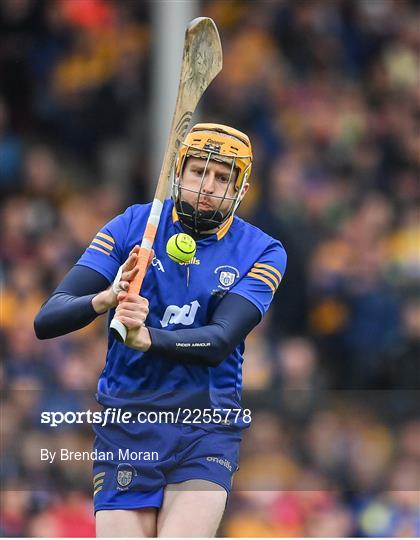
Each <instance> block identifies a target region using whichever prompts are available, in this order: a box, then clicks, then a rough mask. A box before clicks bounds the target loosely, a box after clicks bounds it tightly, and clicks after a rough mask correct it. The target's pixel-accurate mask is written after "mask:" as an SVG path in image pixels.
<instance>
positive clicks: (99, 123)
mask: <svg viewBox="0 0 420 540" xmlns="http://www.w3.org/2000/svg"><path fill="white" fill-rule="evenodd" d="M151 4H152V3H151V2H147V1H140V0H139V1H130V2H124V3H123V2H121V3H119V2H113V1H111V0H110V1H104V0H81V1H80V0H76V1H54V0H50V1H47V0H46V1H36V0H3V1H2V2H1V3H0V36H1V38H0V192H1V196H2V199H1V205H0V213H1V228H0V237H1V248H0V250H1V257H2V262H3V264H2V270H1V279H2V299H1V301H2V328H1V334H0V335H1V351H2V363H1V366H0V380H1V390H2V398H1V407H2V413H1V437H2V467H1V483H2V493H1V499H2V503H1V522H0V524H1V533H2V534H3V535H5V536H90V535H93V531H94V526H93V518H92V514H91V476H90V464H89V463H87V464H84V463H72V464H71V463H70V464H64V463H63V464H60V463H59V464H57V465H56V466H55V467H51V466H48V465H43V464H41V463H40V462H39V456H38V455H35V454H34V451H33V449H34V448H35V447H36V446H37V444H39V443H40V441H42V444H43V445H45V446H46V445H47V444H45V443H46V442H47V441H48V440H49V438H50V437H52V435H51V430H48V429H44V430H42V429H41V426H40V424H39V410H40V408H41V407H43V406H44V407H45V405H46V403H49V404H50V405H51V404H54V409H58V408H62V409H63V410H64V409H66V407H68V406H69V404H72V405H73V406H75V405H77V404H78V403H79V402H78V401H77V400H78V399H79V400H80V402H82V401H83V399H84V396H85V394H86V395H90V396H91V395H93V393H94V388H95V382H96V379H97V376H98V373H99V372H100V370H101V366H102V364H103V358H104V352H105V346H106V339H105V337H104V335H105V326H104V319H103V318H101V319H99V320H97V321H96V323H95V324H93V325H91V326H90V327H89V328H87V329H85V330H83V331H80V332H77V333H76V334H72V335H69V336H65V337H62V338H60V339H56V340H52V341H47V342H39V341H37V340H36V338H35V336H34V333H33V330H32V321H33V317H34V314H35V313H36V311H37V310H38V308H39V306H40V304H41V303H42V302H43V301H44V299H45V298H46V296H47V295H48V294H49V293H50V292H51V290H52V289H53V288H54V287H55V285H56V284H57V283H58V282H59V280H60V279H61V277H62V276H63V275H64V273H65V272H66V271H67V270H68V269H69V268H70V267H71V266H72V264H73V263H74V261H75V260H77V258H78V257H79V255H80V253H81V252H82V251H83V250H84V248H85V247H86V246H87V245H88V244H89V242H90V240H91V238H92V237H93V235H94V234H95V232H96V231H97V230H98V229H99V228H100V227H101V225H102V224H103V223H105V222H106V221H107V220H108V219H110V218H111V217H113V216H114V215H116V214H117V213H119V211H120V210H121V209H122V208H124V207H126V206H127V205H129V204H132V203H133V202H148V201H149V200H150V186H151V185H154V182H155V178H154V177H153V174H152V173H151V169H152V167H151V163H150V159H149V156H150V153H151V148H150V144H151V142H150V141H151V137H150V134H151V133H152V132H153V129H154V127H153V124H152V122H151V121H150V115H149V105H150V99H151V94H152V90H151V84H150V71H151V57H150V51H151V49H152V47H153V43H154V41H155V40H158V39H159V36H155V35H153V33H152V31H151V19H150V11H151V9H152V7H151ZM197 6H198V8H197ZM419 9H420V5H419V2H418V1H414V0H309V1H305V0H300V1H292V0H290V1H289V0H273V1H259V2H256V1H244V0H236V1H235V0H226V1H215V0H206V1H203V2H201V3H196V4H195V10H196V13H197V12H198V13H197V14H200V15H206V16H211V17H213V18H214V19H215V21H216V23H217V25H218V27H219V29H220V33H221V37H222V43H223V47H224V55H225V62H224V70H223V72H222V74H221V75H220V76H219V77H218V78H217V80H216V81H215V83H214V84H213V85H212V87H211V89H210V90H209V91H208V92H207V93H206V96H205V98H204V100H203V102H202V107H201V116H200V118H201V119H203V120H211V121H219V122H222V123H226V124H231V125H233V126H235V127H238V128H239V129H242V130H243V131H245V132H247V133H248V134H249V135H250V137H251V139H252V141H253V144H254V148H255V167H254V174H253V178H252V189H251V192H250V193H249V195H248V197H247V200H246V202H245V204H244V205H243V206H242V207H241V211H240V214H241V215H242V216H243V217H245V218H246V219H248V220H250V221H251V222H252V223H254V224H256V225H257V226H260V227H262V228H263V229H264V230H265V231H267V232H268V233H269V234H271V235H273V236H275V237H276V238H279V239H281V241H282V242H283V243H284V245H285V247H286V249H287V252H288V256H289V263H288V268H287V273H286V277H285V279H284V281H283V283H282V285H281V287H280V289H279V292H278V294H277V295H276V297H275V300H274V304H273V306H272V308H271V310H270V312H269V314H268V316H267V318H266V320H265V321H264V322H263V324H261V325H260V326H259V327H258V328H257V329H256V330H255V331H254V332H253V333H252V335H251V336H250V337H249V338H248V341H247V344H248V345H247V349H246V361H245V364H244V387H245V390H246V392H245V404H247V405H249V406H250V407H251V408H252V411H253V417H254V422H253V427H252V429H251V430H249V431H248V432H247V434H246V437H245V441H244V443H243V448H242V454H241V455H242V457H241V469H240V471H239V472H238V473H237V475H236V479H235V485H236V491H235V493H234V494H233V495H232V497H231V501H230V505H229V507H228V511H227V513H226V516H225V518H224V521H223V525H222V529H221V534H222V535H227V536H336V537H340V536H349V535H350V536H352V535H360V536H378V535H385V536H416V535H417V536H418V535H419V534H420V517H419V502H420V495H419V483H420V414H419V410H418V407H419V389H420V380H419V379H420V369H419V364H418V361H419V357H420V355H419V318H420V307H419V306H420V304H419V292H420V288H419V285H420V281H419V267H418V263H419V221H418V202H419V183H418V176H417V171H418V166H419V164H420V163H419V162H420V152H419V138H418V134H419V121H420V117H419V108H418V107H419V97H420V91H419V56H418V55H419V44H420V37H419V28H420V18H419ZM74 391H77V392H76V393H75V392H74ZM81 391H84V392H81ZM75 396H76V397H75ZM50 443H51V444H53V442H52V440H51V441H50ZM59 443H60V444H61V446H62V447H66V446H67V447H75V448H79V449H87V448H89V447H90V444H91V433H90V429H89V428H86V429H85V428H83V429H77V430H76V429H72V428H71V427H69V428H68V429H62V430H60V436H59ZM54 444H57V443H54Z"/></svg>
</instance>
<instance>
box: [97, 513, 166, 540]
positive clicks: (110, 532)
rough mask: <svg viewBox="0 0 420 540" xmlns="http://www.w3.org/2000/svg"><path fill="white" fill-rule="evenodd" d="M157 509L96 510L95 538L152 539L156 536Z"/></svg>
mask: <svg viewBox="0 0 420 540" xmlns="http://www.w3.org/2000/svg"><path fill="white" fill-rule="evenodd" d="M156 522H157V509H156V508H138V509H133V510H98V511H97V512H96V536H97V538H105V537H108V538H124V537H127V538H134V537H137V538H153V537H156V534H157V527H156Z"/></svg>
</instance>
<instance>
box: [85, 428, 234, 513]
mask: <svg viewBox="0 0 420 540" xmlns="http://www.w3.org/2000/svg"><path fill="white" fill-rule="evenodd" d="M95 432H96V438H95V442H94V452H95V454H96V455H95V456H94V457H96V459H95V460H94V463H93V492H94V508H95V512H97V511H98V510H115V509H126V510H127V509H131V508H133V509H134V508H145V507H150V506H152V507H156V508H160V506H161V505H162V501H163V492H164V488H165V486H166V485H168V484H176V483H179V482H184V481H185V480H194V479H197V480H209V481H210V482H213V483H215V484H218V485H219V486H222V487H223V488H224V489H225V490H226V491H227V493H228V494H229V492H230V489H231V485H232V478H233V474H234V473H235V472H236V471H237V470H238V460H239V446H240V442H241V439H242V436H241V431H240V430H228V429H226V430H224V429H217V430H214V431H211V430H210V429H209V428H208V427H207V426H206V429H202V428H201V427H198V426H195V425H189V424H150V423H149V424H132V425H124V424H117V425H116V424H112V425H107V426H105V427H102V426H97V425H95ZM203 489H206V488H205V487H203ZM207 489H208V487H207Z"/></svg>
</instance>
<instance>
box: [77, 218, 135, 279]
mask: <svg viewBox="0 0 420 540" xmlns="http://www.w3.org/2000/svg"><path fill="white" fill-rule="evenodd" d="M131 220H132V210H131V208H128V209H127V210H126V211H125V212H124V213H123V214H120V215H119V216H117V217H115V218H114V219H112V220H111V221H109V222H108V223H107V224H106V225H105V226H104V227H102V229H101V230H100V231H98V232H97V233H96V235H95V236H94V238H93V239H92V241H91V243H90V245H89V246H88V247H87V248H86V251H85V252H84V253H83V255H82V256H81V257H80V259H79V260H78V261H77V263H76V264H78V265H81V266H87V267H88V268H92V269H93V270H96V271H97V272H99V273H100V274H102V275H103V276H104V277H105V278H106V279H107V280H108V281H109V282H111V281H112V280H113V279H114V278H115V276H116V274H117V272H118V268H119V267H120V266H121V265H122V264H123V263H124V262H125V259H126V243H127V235H128V230H129V228H130V223H131Z"/></svg>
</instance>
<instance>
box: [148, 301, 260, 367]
mask: <svg viewBox="0 0 420 540" xmlns="http://www.w3.org/2000/svg"><path fill="white" fill-rule="evenodd" d="M259 320H260V313H259V311H258V309H257V308H256V307H255V306H254V305H253V304H251V302H249V301H248V300H246V299H245V298H243V297H241V296H239V295H237V294H228V295H226V296H225V298H223V300H222V301H221V302H220V304H219V305H218V307H217V308H216V310H215V312H214V314H213V316H212V319H211V321H210V323H209V324H208V325H206V326H202V327H201V328H189V329H182V330H173V331H168V330H161V329H157V328H149V333H150V338H151V344H150V348H149V350H150V352H153V353H157V354H160V355H162V356H163V357H165V358H167V359H169V360H173V361H175V362H180V363H183V364H198V365H202V366H208V367H216V366H218V365H219V364H220V363H221V362H223V360H224V359H225V358H227V357H228V356H229V354H230V353H231V352H232V351H233V350H234V349H235V348H236V347H237V346H238V345H239V344H240V343H241V342H242V341H243V340H244V339H245V337H246V336H247V335H248V333H249V332H250V331H251V330H252V328H254V326H255V325H257V324H258V322H259Z"/></svg>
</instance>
